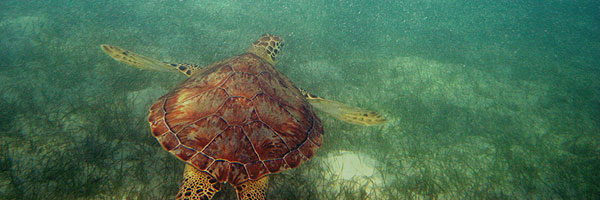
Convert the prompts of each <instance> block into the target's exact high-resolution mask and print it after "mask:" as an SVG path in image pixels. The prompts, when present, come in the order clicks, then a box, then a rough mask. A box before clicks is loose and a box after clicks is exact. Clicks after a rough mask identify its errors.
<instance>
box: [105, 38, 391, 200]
mask: <svg viewBox="0 0 600 200" xmlns="http://www.w3.org/2000/svg"><path fill="white" fill-rule="evenodd" d="M283 46H284V41H283V39H282V38H281V37H278V36H274V35H270V34H264V35H263V36H261V37H260V38H259V39H258V40H257V41H256V42H254V43H253V44H252V46H251V47H250V48H249V49H248V50H247V51H246V52H245V53H243V54H241V55H238V56H235V57H232V58H229V59H226V60H223V61H219V62H216V63H214V64H212V65H209V66H207V67H201V66H199V65H195V64H172V63H166V62H161V61H158V60H155V59H152V58H148V57H146V56H142V55H139V54H135V53H133V52H130V51H128V50H125V49H123V48H120V47H116V46H110V45H105V44H103V45H101V48H102V50H104V52H105V53H107V54H108V55H109V56H111V57H113V58H114V59H115V60H117V61H120V62H123V63H126V64H129V65H133V66H135V67H138V68H142V69H150V70H157V71H174V70H178V71H180V72H182V73H184V74H185V75H187V76H189V78H188V79H187V80H185V81H184V82H182V83H181V84H179V85H178V86H177V87H176V88H175V89H173V90H172V91H170V92H169V93H167V94H166V95H164V96H162V97H160V98H159V99H158V100H157V101H156V103H154V104H153V105H152V107H151V108H150V115H149V117H148V121H149V122H150V127H151V129H152V135H153V136H154V137H156V139H157V140H158V142H159V143H160V144H161V145H162V146H163V147H164V149H166V150H167V151H169V152H171V153H172V154H173V155H175V156H176V157H177V158H179V159H181V160H183V161H184V162H186V166H185V171H184V180H183V183H182V184H181V186H180V189H179V192H178V193H177V197H176V198H177V199H211V198H212V196H213V195H214V194H215V193H216V192H218V191H219V189H220V184H221V183H223V182H228V183H230V184H232V185H233V186H234V188H235V189H236V191H237V196H238V198H239V199H265V197H266V194H265V193H266V187H267V183H268V177H267V175H269V174H272V173H277V172H280V171H283V170H286V169H290V168H295V167H297V166H298V165H300V164H301V163H303V162H305V161H306V160H308V159H310V158H311V157H312V156H313V155H314V154H315V152H316V150H317V149H318V148H319V147H320V146H321V144H322V134H323V127H322V126H321V120H320V119H319V118H318V117H317V116H316V115H315V112H314V111H313V109H312V107H313V106H314V107H316V108H319V109H321V110H323V111H324V112H326V113H329V114H332V115H333V116H334V117H336V118H338V119H341V120H344V121H347V122H350V123H355V124H362V125H374V124H381V123H383V122H385V118H383V117H382V116H381V115H380V114H378V113H375V112H371V111H366V110H362V109H359V108H354V107H351V106H349V105H345V104H342V103H339V102H336V101H332V100H326V99H323V98H320V97H316V96H314V95H311V94H310V93H308V92H306V91H304V90H301V89H298V88H297V87H296V86H294V84H293V83H292V82H291V81H290V80H289V79H288V78H287V77H286V76H284V75H283V74H282V73H281V72H279V71H278V70H276V69H275V68H274V65H275V63H276V60H277V56H278V55H279V54H280V52H281V48H282V47H283Z"/></svg>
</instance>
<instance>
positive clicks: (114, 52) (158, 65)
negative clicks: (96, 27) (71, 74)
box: [100, 44, 201, 76]
mask: <svg viewBox="0 0 600 200" xmlns="http://www.w3.org/2000/svg"><path fill="white" fill-rule="evenodd" d="M100 47H101V48H102V50H104V52H105V53H106V54H108V55H109V56H110V57H112V58H114V59H115V60H117V61H119V62H122V63H125V64H128V65H132V66H134V67H137V68H140V69H147V70H154V71H164V72H171V71H173V70H177V71H179V72H181V73H184V74H185V75H187V76H191V75H192V74H193V73H194V72H195V71H196V70H199V69H200V68H201V67H200V66H199V65H195V64H173V63H166V62H161V61H159V60H156V59H153V58H149V57H146V56H143V55H140V54H136V53H133V52H131V51H129V50H127V49H123V48H121V47H117V46H110V45H107V44H103V45H100Z"/></svg>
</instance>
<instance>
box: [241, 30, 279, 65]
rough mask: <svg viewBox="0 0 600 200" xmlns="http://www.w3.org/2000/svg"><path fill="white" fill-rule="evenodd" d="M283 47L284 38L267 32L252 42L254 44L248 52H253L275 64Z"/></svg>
mask: <svg viewBox="0 0 600 200" xmlns="http://www.w3.org/2000/svg"><path fill="white" fill-rule="evenodd" d="M282 47H283V38H280V37H279V36H274V35H271V34H268V33H266V34H264V35H262V36H260V38H258V40H256V42H254V43H252V46H251V47H250V48H249V49H248V53H253V54H254V55H257V56H259V57H261V58H262V59H264V60H265V61H267V62H269V63H271V64H273V65H275V62H277V56H279V53H281V48H282Z"/></svg>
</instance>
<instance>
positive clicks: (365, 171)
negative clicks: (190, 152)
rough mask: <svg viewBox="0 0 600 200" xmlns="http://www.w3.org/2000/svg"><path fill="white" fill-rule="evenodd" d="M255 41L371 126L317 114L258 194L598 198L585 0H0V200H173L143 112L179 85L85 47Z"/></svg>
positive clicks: (598, 30) (304, 84)
mask: <svg viewBox="0 0 600 200" xmlns="http://www.w3.org/2000/svg"><path fill="white" fill-rule="evenodd" d="M263 33H273V34H276V35H279V36H282V37H283V38H284V39H285V40H286V45H285V48H284V49H283V53H282V57H281V60H280V61H279V63H278V64H277V67H278V69H279V70H280V71H282V72H283V73H284V74H286V75H287V76H288V77H289V78H290V79H291V80H293V81H294V83H295V84H296V86H298V87H301V88H305V89H307V90H309V91H310V92H311V93H314V94H316V95H318V96H322V97H325V98H328V99H333V100H337V101H341V102H344V103H347V104H350V105H353V106H358V107H361V108H365V109H369V110H373V111H377V112H380V113H382V114H384V115H385V116H386V118H387V119H388V121H387V123H385V124H383V125H379V126H357V125H351V124H347V123H344V122H342V121H339V120H336V119H334V118H332V117H330V116H328V115H325V114H324V113H320V112H319V113H318V114H319V116H320V118H321V119H322V121H323V125H324V127H325V134H324V144H323V146H322V147H321V148H320V150H319V152H318V153H317V154H316V156H315V157H314V158H313V159H311V160H310V161H309V162H307V163H305V164H302V165H301V166H299V167H298V168H296V169H293V170H288V171H285V172H283V173H279V174H277V175H272V176H271V182H270V185H269V190H268V197H269V199H281V200H282V199H600V56H599V55H600V37H599V36H600V2H598V1H594V0H578V1H558V0H549V1H488V2H484V1H466V0H464V1H448V0H413V1H383V0H382V1H341V0H340V1H338V0H335V1H325V0H316V1H196V0H179V1H162V0H151V1H127V0H120V1H117V0H107V1H69V0H47V1H0V199H173V198H174V195H175V193H176V192H177V189H178V186H179V184H180V182H181V179H182V173H183V167H184V165H183V163H182V162H181V161H179V160H178V159H177V158H175V157H174V156H172V155H170V154H169V153H168V152H167V151H165V150H163V149H162V147H161V146H160V144H158V143H157V142H156V140H155V139H154V137H152V135H151V133H150V129H149V127H148V124H147V122H146V116H147V112H148V111H147V109H148V107H149V105H150V104H152V103H153V102H154V101H155V100H156V99H157V98H158V97H160V96H162V95H163V94H165V93H166V92H168V91H169V90H170V89H171V88H173V87H174V86H175V85H177V84H178V83H179V82H181V81H183V80H185V78H186V77H185V76H183V75H180V74H177V73H160V72H152V71H143V70H140V69H137V68H133V67H128V66H126V65H124V64H121V63H118V62H116V61H114V60H112V59H111V58H110V57H108V56H106V55H105V54H104V53H103V52H102V50H101V49H100V48H99V45H100V44H112V45H117V46H121V47H124V48H126V49H129V50H132V51H134V52H138V53H141V54H143V55H147V56H149V57H153V58H156V59H159V60H162V61H167V62H174V63H195V64H201V65H208V64H211V63H213V62H216V61H219V60H222V59H225V58H228V57H231V56H233V55H237V54H240V53H243V52H244V50H246V49H247V48H248V46H249V45H250V44H251V43H252V42H253V41H254V40H255V39H256V38H258V37H259V36H260V35H262V34H263ZM234 198H235V190H234V189H233V188H232V187H230V186H227V187H224V188H223V189H222V190H221V192H219V193H218V194H217V195H216V196H215V198H214V199H234Z"/></svg>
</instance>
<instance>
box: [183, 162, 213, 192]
mask: <svg viewBox="0 0 600 200" xmlns="http://www.w3.org/2000/svg"><path fill="white" fill-rule="evenodd" d="M220 189H221V183H219V182H218V181H217V179H215V178H213V177H212V176H211V175H210V174H208V173H206V172H203V171H200V170H197V169H196V168H194V167H193V166H192V165H188V164H186V165H185V170H184V172H183V183H181V186H180V187H179V192H177V197H176V199H177V200H182V199H203V200H208V199H211V198H212V197H213V195H215V193H217V192H218V191H219V190H220Z"/></svg>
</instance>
